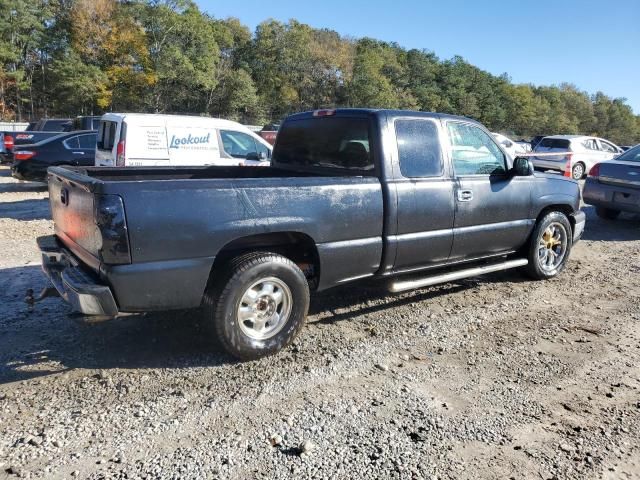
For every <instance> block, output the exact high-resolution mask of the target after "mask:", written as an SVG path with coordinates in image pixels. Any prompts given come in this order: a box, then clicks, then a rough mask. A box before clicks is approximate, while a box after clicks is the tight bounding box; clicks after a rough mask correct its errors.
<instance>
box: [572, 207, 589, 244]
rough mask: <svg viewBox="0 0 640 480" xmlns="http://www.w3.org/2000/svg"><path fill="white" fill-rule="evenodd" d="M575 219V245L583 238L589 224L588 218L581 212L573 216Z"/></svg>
mask: <svg viewBox="0 0 640 480" xmlns="http://www.w3.org/2000/svg"><path fill="white" fill-rule="evenodd" d="M572 217H573V243H576V242H577V241H578V240H580V239H581V238H582V234H583V233H584V227H585V225H586V223H587V216H586V215H585V213H584V212H583V211H582V210H580V211H578V212H576V213H574V214H573V215H572Z"/></svg>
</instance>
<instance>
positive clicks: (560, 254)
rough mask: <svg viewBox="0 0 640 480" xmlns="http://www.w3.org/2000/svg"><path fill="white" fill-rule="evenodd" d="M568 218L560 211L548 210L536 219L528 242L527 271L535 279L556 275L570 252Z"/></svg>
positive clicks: (570, 239)
mask: <svg viewBox="0 0 640 480" xmlns="http://www.w3.org/2000/svg"><path fill="white" fill-rule="evenodd" d="M571 231H572V230H571V224H570V223H569V219H568V218H567V216H566V215H565V214H564V213H562V212H549V213H547V214H546V215H545V216H544V217H542V219H540V220H539V221H538V223H537V224H536V227H535V229H534V230H533V234H532V235H531V241H530V243H529V252H528V259H529V264H528V265H527V267H526V269H527V273H528V274H529V275H530V276H531V277H532V278H535V279H536V280H545V279H548V278H553V277H555V276H556V275H558V274H559V273H560V272H561V271H562V270H563V269H564V267H565V265H566V263H567V260H568V259H569V253H570V252H571V244H572V236H571Z"/></svg>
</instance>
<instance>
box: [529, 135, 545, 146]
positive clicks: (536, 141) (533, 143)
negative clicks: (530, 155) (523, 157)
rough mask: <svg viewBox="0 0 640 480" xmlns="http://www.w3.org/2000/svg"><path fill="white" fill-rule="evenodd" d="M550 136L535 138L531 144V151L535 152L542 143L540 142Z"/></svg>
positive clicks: (537, 136)
mask: <svg viewBox="0 0 640 480" xmlns="http://www.w3.org/2000/svg"><path fill="white" fill-rule="evenodd" d="M547 136H548V135H536V136H534V137H533V138H532V139H531V141H530V142H529V143H530V144H531V150H535V148H536V147H537V146H538V144H539V143H540V141H541V140H542V139H543V138H544V137H547Z"/></svg>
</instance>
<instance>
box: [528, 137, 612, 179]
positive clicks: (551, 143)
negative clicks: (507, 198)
mask: <svg viewBox="0 0 640 480" xmlns="http://www.w3.org/2000/svg"><path fill="white" fill-rule="evenodd" d="M533 151H534V153H555V152H558V155H550V156H546V155H545V156H540V157H536V156H534V157H532V158H531V161H532V162H533V166H534V167H535V168H537V169H541V170H558V171H561V172H565V173H568V174H570V175H571V178H573V179H574V180H580V179H581V178H583V177H584V176H585V175H586V174H587V173H589V170H591V168H592V167H593V166H594V165H595V164H596V163H599V162H603V161H605V160H611V159H613V158H615V157H617V156H618V155H620V154H621V153H622V149H621V148H620V147H618V146H617V145H615V144H613V143H611V142H609V141H608V140H604V139H602V138H598V137H588V136H584V135H552V136H550V137H544V138H543V139H542V140H541V141H540V143H538V145H536V148H534V149H533Z"/></svg>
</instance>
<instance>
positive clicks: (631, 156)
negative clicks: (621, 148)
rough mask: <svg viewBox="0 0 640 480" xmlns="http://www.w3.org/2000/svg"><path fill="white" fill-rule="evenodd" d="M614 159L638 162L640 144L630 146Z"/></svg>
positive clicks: (639, 159) (639, 158) (639, 160)
mask: <svg viewBox="0 0 640 480" xmlns="http://www.w3.org/2000/svg"><path fill="white" fill-rule="evenodd" d="M616 160H620V161H622V162H640V145H636V146H635V147H633V148H630V149H629V150H627V151H626V152H624V153H623V154H622V155H620V156H619V157H618V158H616Z"/></svg>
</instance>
